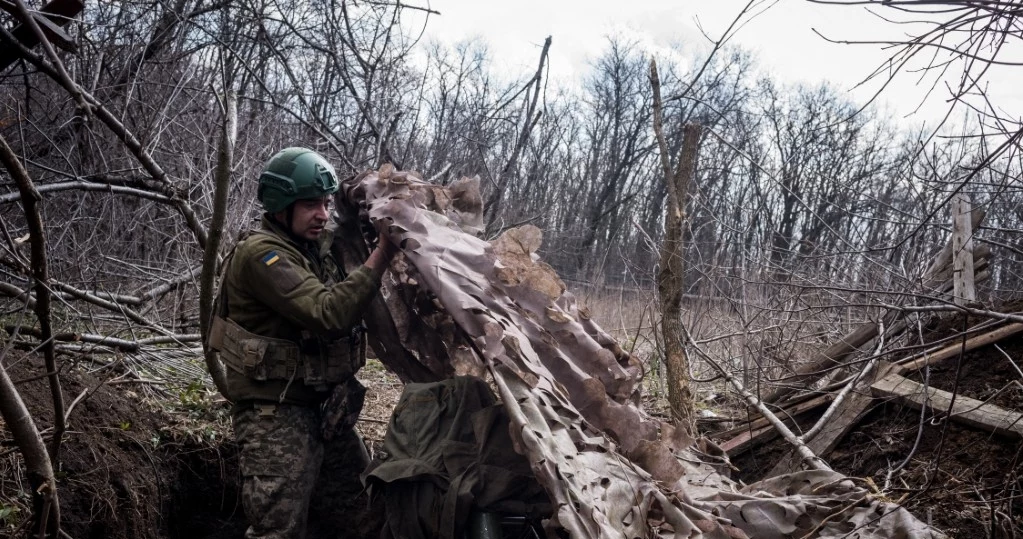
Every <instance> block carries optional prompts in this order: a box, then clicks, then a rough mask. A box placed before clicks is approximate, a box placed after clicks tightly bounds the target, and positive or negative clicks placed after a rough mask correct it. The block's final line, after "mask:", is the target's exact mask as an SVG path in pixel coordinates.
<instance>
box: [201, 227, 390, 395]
mask: <svg viewBox="0 0 1023 539" xmlns="http://www.w3.org/2000/svg"><path fill="white" fill-rule="evenodd" d="M332 240H333V232H332V231H328V230H325V231H324V232H323V233H322V234H321V237H320V239H319V241H318V242H308V241H300V240H298V239H296V238H295V237H294V236H292V235H291V234H289V233H288V232H287V231H285V230H284V228H283V227H281V226H280V225H278V224H277V223H275V222H273V221H272V220H271V219H270V218H269V217H268V216H266V215H264V216H263V218H262V222H261V226H260V228H259V229H258V231H254V232H250V233H249V234H248V236H247V237H245V238H244V239H242V240H241V241H240V242H239V243H238V245H237V246H236V247H235V250H234V253H233V255H232V256H231V258H230V259H229V261H228V267H227V268H226V270H225V272H224V278H223V282H222V283H221V286H222V287H224V290H223V296H221V298H222V301H223V300H226V302H227V308H226V311H227V313H226V314H227V318H230V319H231V320H233V321H234V322H235V323H237V324H238V325H240V326H241V327H242V328H244V329H246V330H248V331H250V332H252V333H255V334H257V335H261V336H264V337H272V338H277V339H286V340H289V341H292V342H295V343H300V342H302V341H303V340H304V339H310V338H315V337H321V338H324V339H328V340H333V339H339V338H343V337H347V336H349V335H350V334H351V332H352V328H353V327H354V326H355V325H356V324H358V323H359V322H360V320H361V317H362V312H363V311H364V310H365V308H366V306H367V305H368V304H369V302H370V301H371V300H372V299H373V296H374V295H375V294H376V292H377V290H378V289H379V288H380V277H379V276H378V275H376V274H375V273H374V272H373V271H372V270H371V269H369V268H367V267H366V266H361V267H359V268H358V269H357V270H355V271H354V272H352V273H351V274H350V275H348V276H347V277H346V278H342V277H343V271H342V270H341V268H340V267H339V265H338V264H337V262H336V261H335V260H334V258H333V256H331V254H330V244H331V241H332ZM227 371H228V372H227V386H228V390H229V393H230V394H229V395H227V397H228V398H230V399H231V400H233V401H235V402H239V401H246V400H274V401H277V400H281V401H282V402H290V403H295V404H316V403H319V402H321V401H323V400H324V399H325V398H326V397H327V396H328V395H329V391H327V389H329V388H323V387H320V388H315V387H310V386H306V385H305V384H304V383H302V380H301V378H298V379H296V380H294V381H292V382H291V383H290V384H289V383H288V382H287V381H283V380H267V381H256V380H252V379H250V378H248V377H246V376H244V375H243V374H241V373H238V372H235V371H233V370H231V369H228V370H227Z"/></svg>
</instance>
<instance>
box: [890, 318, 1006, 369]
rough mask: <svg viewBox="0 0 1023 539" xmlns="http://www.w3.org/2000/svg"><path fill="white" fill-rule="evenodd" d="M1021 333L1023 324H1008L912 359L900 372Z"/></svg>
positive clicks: (901, 367) (902, 365) (900, 366)
mask: <svg viewBox="0 0 1023 539" xmlns="http://www.w3.org/2000/svg"><path fill="white" fill-rule="evenodd" d="M1020 332H1023V323H1020V322H1015V323H1012V324H1007V325H1005V326H1002V327H1000V328H998V329H996V330H994V331H989V332H987V333H982V334H980V335H977V336H975V337H971V338H969V339H967V340H966V342H965V343H961V342H960V343H956V344H952V345H949V346H946V347H944V348H941V349H938V350H935V351H933V352H929V353H926V354H925V355H923V356H922V357H918V358H916V359H912V360H910V361H909V362H907V363H902V364H900V365H899V368H898V372H899V373H906V372H909V371H912V370H916V369H919V368H921V367H923V366H924V365H928V364H930V365H934V364H935V363H939V362H941V361H944V360H946V359H949V358H952V357H955V356H957V355H959V353H960V352H962V353H966V352H970V351H973V350H976V349H977V348H981V347H983V346H987V345H989V344H993V343H996V342H998V341H1001V340H1002V339H1005V338H1007V337H1011V336H1013V335H1016V334H1017V333H1020Z"/></svg>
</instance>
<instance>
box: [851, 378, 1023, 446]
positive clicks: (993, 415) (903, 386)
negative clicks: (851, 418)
mask: <svg viewBox="0 0 1023 539" xmlns="http://www.w3.org/2000/svg"><path fill="white" fill-rule="evenodd" d="M870 388H871V391H872V392H873V394H874V395H875V396H878V397H888V398H894V399H896V400H898V401H899V402H901V403H903V404H906V405H908V406H910V407H912V408H915V409H917V410H919V409H921V408H923V407H924V406H926V407H928V409H930V410H932V411H934V412H936V413H941V414H944V413H946V412H948V411H949V409H950V408H951V419H952V421H955V422H957V423H962V424H964V425H969V426H971V427H974V428H978V429H983V430H986V431H988V432H993V433H995V434H999V435H1002V436H1009V437H1013V438H1017V439H1018V438H1023V414H1021V413H1019V412H1014V411H1012V410H1006V409H1005V408H1002V407H1000V406H995V405H994V404H985V403H984V402H983V401H979V400H977V399H972V398H970V397H966V396H963V395H955V399H954V401H955V402H954V403H953V395H952V393H949V392H948V391H942V390H940V389H936V388H933V387H929V386H925V385H923V384H921V383H918V382H914V381H913V380H910V379H909V378H905V377H903V376H901V375H899V374H897V373H891V374H888V375H887V376H885V377H883V378H880V379H878V380H877V381H875V382H874V383H873V384H871V386H870Z"/></svg>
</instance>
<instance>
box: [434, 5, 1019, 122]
mask: <svg viewBox="0 0 1023 539" xmlns="http://www.w3.org/2000/svg"><path fill="white" fill-rule="evenodd" d="M421 1H422V2H423V3H422V4H420V5H427V4H428V5H429V6H430V7H431V8H432V9H434V10H437V11H439V12H440V13H441V15H440V16H433V17H431V20H430V22H429V24H428V25H427V32H426V36H425V37H426V39H435V40H439V41H443V42H450V43H453V42H457V41H460V40H464V39H466V38H469V37H472V36H480V37H482V38H484V39H485V40H486V41H487V42H488V43H489V44H490V51H491V53H492V57H493V58H495V59H497V60H498V62H499V65H500V66H502V67H505V68H507V69H509V70H511V71H512V72H513V73H529V72H530V71H531V70H533V69H535V67H536V62H537V59H538V55H539V52H540V47H541V46H542V44H543V40H544V38H546V37H547V36H548V35H550V36H552V37H553V42H552V47H551V54H550V69H551V77H552V78H554V79H555V80H558V81H563V82H565V81H577V80H579V78H580V77H581V76H582V75H583V74H584V73H585V72H586V71H587V67H588V63H589V62H590V61H591V60H592V59H593V58H594V57H595V56H597V55H599V54H600V52H601V50H602V48H603V47H604V46H605V45H606V43H607V36H609V35H612V34H615V35H620V36H624V37H628V38H631V39H634V40H637V41H639V42H640V43H641V44H642V45H643V46H644V47H645V48H647V49H648V50H658V49H662V48H663V49H666V48H668V47H670V46H671V45H672V44H676V43H681V44H682V45H683V46H689V47H693V46H707V44H708V43H709V42H708V40H707V38H706V37H704V36H703V34H702V33H701V31H700V28H702V30H703V32H706V34H707V35H709V36H710V37H712V38H714V39H717V38H719V37H720V36H721V35H722V34H723V33H724V32H725V30H726V29H727V28H728V26H729V24H730V23H731V22H732V20H734V19H735V17H736V15H738V14H739V12H740V11H741V10H742V8H743V7H744V6H745V5H746V4H747V0H688V1H687V0H613V1H605V0H588V1H586V0H513V1H509V0H504V1H491V0H421ZM756 11H757V12H761V13H760V15H758V16H756V17H754V18H753V19H752V20H750V21H749V22H748V23H747V24H746V25H745V26H744V27H743V28H742V29H741V30H739V32H738V33H737V34H736V37H735V39H734V41H733V42H734V43H736V44H738V45H740V46H742V47H743V48H745V49H747V50H750V51H753V52H754V53H756V56H757V59H758V62H757V63H758V65H759V66H760V67H761V68H762V69H764V70H767V71H770V72H771V73H773V74H774V75H776V76H777V77H778V78H779V79H782V80H787V81H805V82H809V83H816V82H819V81H821V80H828V81H831V82H832V83H834V85H835V87H836V88H837V89H838V90H839V91H842V92H850V93H849V94H848V95H849V96H850V97H851V98H852V99H853V100H854V101H856V102H857V103H862V102H863V101H865V100H866V99H868V98H869V97H870V95H872V94H873V92H874V91H876V90H877V85H876V84H868V85H867V86H866V87H862V88H860V89H857V90H853V87H854V86H856V85H857V83H859V82H860V81H861V80H863V79H864V77H866V76H867V75H869V74H870V73H871V72H872V71H873V70H874V69H875V68H876V67H877V66H879V65H883V63H884V60H885V59H886V58H887V57H888V55H889V53H888V52H886V51H884V50H882V48H881V46H880V45H845V44H836V43H829V42H828V41H826V40H824V39H822V38H821V37H820V36H819V35H817V34H816V33H814V30H815V29H816V30H817V31H818V32H820V33H821V34H823V35H825V36H827V37H829V38H832V39H835V40H846V41H849V40H874V39H882V38H888V39H897V38H899V37H901V36H902V35H903V34H904V33H905V32H906V31H907V29H906V28H905V27H900V26H897V25H893V24H891V23H886V22H885V21H883V20H881V19H880V18H878V17H877V16H875V15H872V14H871V13H869V12H868V11H867V10H866V9H865V8H863V7H858V6H836V5H824V4H816V3H812V2H808V1H806V0H777V1H763V2H761V3H760V4H759V7H758V9H757V10H756ZM879 13H882V14H885V15H887V16H889V17H890V16H892V15H894V13H893V12H891V11H890V10H887V9H883V10H881V11H879ZM989 80H990V86H989V92H990V94H991V95H992V96H993V98H994V99H997V102H998V103H999V104H1000V105H1001V106H1002V107H1003V108H1005V109H1007V110H1008V111H1009V112H1010V114H1011V115H1012V116H1015V117H1017V118H1018V117H1020V116H1021V115H1023V91H1020V88H1023V67H1014V68H1004V69H1000V70H998V71H997V72H996V73H994V74H992V75H991V76H989ZM929 85H930V83H926V84H920V83H919V82H918V77H917V76H914V75H909V74H907V75H903V76H901V77H900V78H899V79H898V80H897V81H896V84H895V85H894V86H893V87H891V88H890V89H889V90H888V91H887V92H886V93H885V94H884V95H883V97H884V99H885V101H886V102H887V103H888V105H889V106H890V107H891V108H892V109H893V110H894V111H895V113H896V115H909V114H910V113H911V112H912V111H913V109H914V108H915V107H916V105H917V104H918V103H919V102H920V100H921V99H923V97H924V95H925V94H926V88H927V87H928V86H929ZM945 97H947V92H946V91H940V92H939V93H935V94H934V95H933V96H932V97H931V98H930V100H929V101H928V102H927V103H926V105H925V108H923V109H921V112H920V113H917V114H915V115H912V116H910V121H912V122H913V123H921V122H925V121H926V122H927V123H928V124H930V123H932V122H933V117H934V116H935V115H938V114H940V113H941V112H943V110H944V108H943V105H942V103H941V101H942V99H944V98H945Z"/></svg>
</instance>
